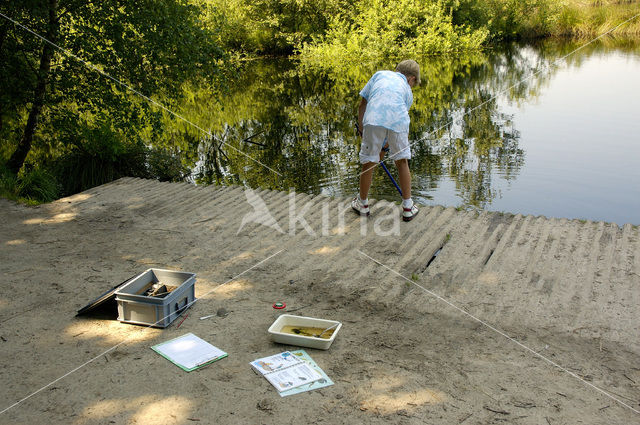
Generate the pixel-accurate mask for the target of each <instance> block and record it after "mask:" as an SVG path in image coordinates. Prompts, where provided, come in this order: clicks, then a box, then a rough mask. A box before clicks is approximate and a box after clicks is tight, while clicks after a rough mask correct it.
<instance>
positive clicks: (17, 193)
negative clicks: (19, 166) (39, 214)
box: [0, 165, 59, 204]
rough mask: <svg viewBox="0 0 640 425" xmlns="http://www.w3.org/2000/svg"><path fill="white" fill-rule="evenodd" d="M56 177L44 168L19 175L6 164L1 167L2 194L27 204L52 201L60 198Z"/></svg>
mask: <svg viewBox="0 0 640 425" xmlns="http://www.w3.org/2000/svg"><path fill="white" fill-rule="evenodd" d="M58 194H59V187H58V182H57V181H56V179H55V177H54V176H53V175H51V174H50V173H49V172H47V171H46V170H43V169H33V170H28V171H23V172H22V173H21V174H20V175H19V176H16V175H15V174H13V173H11V171H9V170H8V169H7V168H6V167H5V166H4V165H3V166H1V167H0V195H1V196H3V197H5V198H8V199H13V200H15V201H22V202H25V203H27V204H39V203H43V202H51V201H53V200H55V199H57V198H58Z"/></svg>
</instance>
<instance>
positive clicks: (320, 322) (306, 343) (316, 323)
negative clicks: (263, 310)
mask: <svg viewBox="0 0 640 425" xmlns="http://www.w3.org/2000/svg"><path fill="white" fill-rule="evenodd" d="M336 323H337V324H338V326H337V327H336V328H335V331H334V332H333V334H332V335H331V338H315V337H312V336H304V335H293V334H290V333H284V332H280V330H281V329H282V328H283V327H284V326H308V327H314V328H323V329H324V328H328V327H329V326H332V325H335V324H336ZM340 328H342V323H340V322H337V321H335V320H325V319H316V318H314V317H305V316H293V315H291V314H282V315H280V317H278V318H277V319H276V321H275V322H273V324H272V325H271V326H270V327H269V331H268V332H269V334H270V335H271V339H273V340H274V341H275V342H279V343H281V344H288V345H297V346H300V347H310V348H318V349H320V350H327V349H328V348H329V347H331V344H333V341H334V340H335V339H336V336H337V335H338V331H340Z"/></svg>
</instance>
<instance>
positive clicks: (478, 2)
mask: <svg viewBox="0 0 640 425" xmlns="http://www.w3.org/2000/svg"><path fill="white" fill-rule="evenodd" d="M452 3H453V4H454V5H455V6H456V7H455V8H452V10H453V19H454V22H456V23H458V24H466V25H470V26H472V27H474V28H485V29H486V30H487V31H488V33H489V34H490V39H491V40H494V41H495V40H514V39H522V38H534V37H542V36H546V35H549V34H550V33H551V32H552V31H553V28H554V26H555V25H556V20H557V18H558V16H559V14H560V12H561V10H562V7H563V2H562V1H554V0H527V1H522V0H454V1H452Z"/></svg>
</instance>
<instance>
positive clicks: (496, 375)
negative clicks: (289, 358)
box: [0, 179, 640, 424]
mask: <svg viewBox="0 0 640 425" xmlns="http://www.w3.org/2000/svg"><path fill="white" fill-rule="evenodd" d="M255 195H257V196H259V197H260V198H261V199H262V200H264V202H265V207H266V208H267V210H268V211H269V213H270V214H271V215H272V217H273V218H274V222H275V223H277V224H278V227H279V229H278V228H277V227H274V226H273V224H274V222H271V226H265V225H262V224H258V223H256V222H254V221H251V220H249V221H247V220H245V218H246V214H247V213H251V212H252V210H253V207H252V206H251V205H250V204H249V203H248V202H247V193H245V191H244V190H243V189H242V188H239V187H234V186H231V187H224V188H216V187H205V188H202V187H199V188H198V187H194V186H190V185H186V184H169V183H159V182H156V181H151V180H140V179H120V180H118V181H116V182H113V183H110V184H107V185H104V186H99V187H96V188H94V189H91V190H89V191H86V192H83V193H80V194H77V195H75V196H72V197H69V198H64V199H61V200H59V201H56V202H53V203H51V204H46V205H41V206H38V207H25V206H21V205H16V204H13V203H11V202H8V201H5V200H1V201H0V211H1V214H2V216H3V218H4V221H3V224H2V225H1V226H0V241H1V245H0V270H1V271H2V274H3V275H4V276H5V279H4V282H3V285H2V289H1V291H2V292H1V293H0V313H1V315H0V320H1V322H2V333H1V334H0V336H1V337H2V342H0V355H1V356H2V358H4V359H11V360H10V363H9V360H7V361H6V362H5V365H4V369H3V376H4V378H5V383H6V384H5V385H4V386H3V388H2V390H0V395H2V399H3V400H5V405H4V406H2V408H6V407H8V406H9V405H10V404H11V403H13V402H15V401H18V400H20V399H21V398H23V397H25V396H27V395H29V394H31V393H32V392H33V391H36V390H38V389H41V388H43V386H45V385H47V384H48V383H50V382H51V381H53V380H55V379H57V378H59V377H61V376H63V375H64V374H66V373H67V372H69V371H71V370H73V369H74V368H76V367H78V366H80V365H82V364H83V363H85V362H87V361H89V360H91V359H94V358H95V360H93V361H92V362H90V363H89V364H87V365H86V366H84V367H82V368H80V369H79V370H77V371H76V372H74V373H72V374H70V375H69V376H66V377H65V378H63V379H61V380H59V381H57V382H55V384H53V385H51V386H48V387H46V388H44V389H43V390H42V391H41V392H39V393H38V394H35V395H34V396H33V397H31V398H29V399H28V400H26V401H24V402H23V403H21V404H20V405H18V406H16V407H14V408H12V409H11V410H9V411H8V412H6V413H5V414H4V417H3V419H2V421H7V422H8V423H41V422H47V423H51V424H57V423H65V424H68V423H73V424H89V423H108V422H113V423H118V424H120V423H138V424H147V423H149V424H150V423H159V422H162V423H167V424H171V423H181V424H182V423H192V422H194V421H197V422H200V423H214V422H215V423H265V424H282V423H300V422H305V423H332V424H334V423H336V424H340V423H344V424H347V423H374V424H377V423H379V424H386V423H389V422H394V423H401V424H414V423H415V424H418V423H425V422H426V423H436V422H437V423H441V424H459V423H488V422H496V421H503V420H505V419H506V420H508V421H509V422H510V423H515V424H538V423H541V422H542V423H545V422H547V423H552V424H553V423H578V422H580V421H582V422H586V423H610V424H627V423H631V422H633V421H635V420H636V419H637V414H636V413H634V412H633V411H632V410H630V409H629V408H628V407H624V406H623V405H622V404H620V403H619V402H617V401H615V400H613V399H612V398H610V397H607V396H605V395H604V394H603V393H600V392H598V391H597V390H595V389H594V388H592V387H590V386H589V385H588V384H592V385H595V386H597V387H598V388H602V389H603V390H605V391H608V393H609V394H610V395H611V396H612V397H615V398H617V399H619V400H620V401H622V402H623V403H625V404H627V405H630V406H631V407H634V406H635V408H636V409H637V408H638V402H640V387H639V386H638V382H640V369H638V368H637V365H638V361H639V360H640V345H639V344H638V340H637V335H638V332H639V331H640V328H639V327H638V323H637V317H638V316H639V315H640V311H639V310H638V308H639V307H638V306H640V302H639V301H640V300H639V299H638V290H637V289H638V288H637V284H638V276H639V275H640V233H639V230H638V228H637V227H633V226H630V225H625V226H623V227H618V226H617V225H614V224H607V223H603V222H597V223H596V222H590V221H585V222H583V221H578V220H566V219H555V218H550V219H547V218H544V217H533V216H522V215H515V216H512V215H506V214H499V213H489V212H485V213H482V214H480V215H478V214H476V213H473V212H459V211H456V210H455V209H454V208H446V209H445V208H442V207H425V208H423V209H422V211H421V212H420V215H419V216H418V217H417V218H416V219H415V220H414V221H412V222H411V223H409V224H406V223H400V235H399V236H385V235H383V234H381V232H380V231H381V230H385V229H387V230H388V228H387V226H388V225H389V223H392V222H393V220H392V219H388V220H387V221H386V222H380V221H376V220H378V219H379V218H381V217H383V216H384V215H385V214H387V213H388V212H387V211H386V210H385V209H384V208H383V207H384V204H383V203H378V204H373V207H372V209H373V213H372V214H373V215H372V217H371V218H370V219H369V220H366V221H364V222H361V220H360V219H359V218H358V217H356V216H355V215H352V214H351V213H350V212H348V211H347V213H346V214H345V215H344V222H343V225H340V221H339V217H338V216H336V215H333V214H330V215H328V216H325V213H324V212H323V211H324V208H323V206H324V205H327V207H326V209H327V210H328V211H329V212H333V211H335V212H336V213H337V212H338V211H339V210H338V206H340V205H343V204H344V205H346V203H348V199H342V198H339V199H331V198H325V197H322V196H309V195H305V194H297V196H296V206H295V207H294V210H295V211H297V212H298V213H299V214H300V215H302V216H303V217H304V218H305V220H306V222H307V224H308V226H309V228H310V229H311V230H312V231H313V232H314V235H310V234H309V233H308V231H307V230H305V229H304V227H303V226H302V222H300V221H298V222H297V223H296V228H297V230H293V231H292V226H291V223H290V221H289V211H290V203H289V195H288V194H287V193H284V192H277V191H257V192H255ZM308 202H309V203H310V205H311V206H310V207H309V209H308V212H307V213H304V214H303V209H304V208H305V205H306V204H307V203H308ZM254 205H255V204H254ZM391 208H397V207H395V206H394V207H391ZM324 217H327V218H326V219H325V218H324ZM325 221H326V222H327V223H328V227H327V229H328V231H327V232H326V233H325V232H324V230H323V229H324V228H325V227H324V224H323V223H325ZM363 223H364V227H363ZM376 226H378V230H376ZM363 232H364V233H365V235H364V236H363ZM368 257H371V258H373V259H375V260H377V261H379V262H380V263H383V264H385V265H386V266H387V267H389V268H388V269H387V268H386V267H384V266H380V265H378V264H376V263H375V262H374V261H372V260H370V259H369V258H368ZM149 267H161V268H171V269H180V270H185V271H191V272H195V273H197V283H196V296H197V297H199V298H200V300H199V301H198V302H197V303H196V304H195V305H194V306H193V307H192V308H191V309H190V311H189V316H188V317H187V318H186V319H185V321H184V322H183V323H182V324H181V325H180V327H179V328H178V327H177V323H175V324H173V325H172V326H171V327H170V328H168V329H166V330H158V329H148V328H143V327H137V326H132V325H126V324H121V323H118V322H115V321H110V320H100V319H97V318H88V319H79V318H74V314H75V311H76V310H77V309H79V308H81V307H82V306H84V305H85V304H86V303H87V302H88V301H90V300H91V299H93V298H95V297H96V296H97V295H99V294H100V293H102V292H103V291H104V290H106V289H108V288H111V287H112V286H113V285H115V284H116V283H118V282H120V281H122V280H124V279H125V278H127V277H129V276H131V275H132V274H134V273H138V272H140V271H143V270H144V269H146V268H149ZM390 269H391V270H395V271H397V272H398V273H400V274H401V275H403V276H405V277H406V278H407V279H405V278H402V277H400V276H399V275H398V274H396V273H395V272H393V271H391V270H390ZM239 275H240V276H239ZM414 283H415V284H417V285H420V287H419V286H417V285H415V284H414ZM222 285H224V286H222ZM421 287H422V288H421ZM216 288H217V289H216ZM432 294H438V295H439V296H441V297H442V298H443V299H445V300H447V301H448V302H450V303H452V304H454V305H455V306H457V307H459V308H461V309H463V310H464V311H466V312H468V313H469V314H471V315H473V316H474V317H475V318H477V319H479V320H482V321H483V322H484V323H485V324H488V325H491V326H492V327H493V328H495V329H499V330H501V331H502V332H504V334H505V335H508V336H509V338H513V339H508V338H506V337H505V335H501V334H498V333H496V332H495V331H494V330H492V329H491V328H489V327H487V326H486V325H485V324H482V323H480V322H479V321H477V320H475V319H473V318H471V317H469V316H468V315H465V314H463V313H461V312H460V311H459V310H457V309H455V308H453V307H452V306H451V305H449V304H447V303H445V302H443V301H442V300H441V299H438V298H435V297H434V296H433V295H432ZM276 301H281V302H286V303H287V308H286V309H285V310H284V312H285V313H287V312H290V313H292V314H301V315H307V316H314V317H324V318H330V319H336V320H340V321H342V322H343V323H344V328H343V330H342V331H341V333H340V335H338V338H337V340H336V342H335V343H334V345H333V346H332V347H331V349H330V350H328V351H317V350H311V349H309V350H308V352H309V353H310V354H311V356H312V357H313V358H314V360H316V361H317V362H318V363H319V364H320V366H321V367H322V368H323V369H324V370H325V371H326V372H327V374H328V375H329V376H330V377H331V378H332V379H333V380H334V381H335V385H334V386H331V387H328V388H326V389H323V390H320V391H315V392H311V393H307V394H302V395H299V396H293V397H290V398H280V397H279V396H278V395H277V394H276V393H275V391H274V390H273V388H272V387H271V386H270V385H269V384H268V383H267V382H266V380H264V379H262V378H260V377H258V376H257V375H255V374H254V373H253V372H251V370H250V368H249V366H248V362H249V361H251V360H254V359H256V358H259V357H262V356H264V355H268V354H273V353H277V352H279V351H284V350H285V349H288V348H291V347H288V346H282V345H277V344H274V343H272V342H270V341H269V340H268V337H267V334H266V329H267V327H268V326H269V324H270V323H272V321H273V320H274V319H275V318H276V317H277V316H278V314H280V313H279V312H278V311H277V310H274V309H273V308H272V304H273V303H274V302H276ZM220 308H224V309H225V310H227V312H228V315H226V316H215V317H212V318H209V319H207V320H199V318H200V317H203V316H206V315H210V314H212V313H213V314H215V313H216V311H218V309H220ZM187 332H193V333H195V334H196V335H198V336H200V337H202V338H204V339H206V340H208V341H210V342H211V343H213V344H214V345H216V346H218V347H220V348H222V349H223V350H225V351H227V352H229V357H228V358H226V359H223V360H221V361H219V362H216V363H214V364H212V365H210V366H208V367H206V368H204V369H202V370H200V371H198V372H192V373H185V372H183V371H181V370H180V369H178V368H176V367H174V366H173V365H171V364H170V363H168V362H167V361H166V360H164V359H163V358H161V357H160V356H158V355H157V354H155V353H154V352H153V351H152V350H150V348H149V347H150V346H152V345H154V344H157V343H159V342H162V341H166V340H168V339H171V338H173V337H175V336H179V335H181V334H184V333H187ZM117 344H120V345H119V346H118V347H117V348H115V349H114V350H113V351H110V352H108V353H107V354H105V355H100V353H103V352H105V351H106V350H108V349H110V348H112V347H114V346H115V345H117ZM519 344H521V345H519ZM523 346H525V347H529V348H531V349H532V350H533V351H535V352H536V353H540V356H542V357H538V356H536V355H535V354H533V353H532V352H530V351H527V349H525V348H524V347H523ZM543 358H544V359H548V360H551V361H553V362H554V363H555V364H556V365H558V366H561V367H562V368H564V369H566V370H567V371H569V372H571V373H573V374H575V375H576V376H577V377H579V378H580V379H576V377H574V376H571V375H570V374H568V373H567V372H566V371H563V370H561V369H559V368H558V367H557V366H554V365H553V364H550V363H549V362H548V361H545V360H544V359H543ZM581 380H584V381H586V382H587V383H588V384H587V383H585V382H584V381H581ZM300 406H304V408H301V407H300Z"/></svg>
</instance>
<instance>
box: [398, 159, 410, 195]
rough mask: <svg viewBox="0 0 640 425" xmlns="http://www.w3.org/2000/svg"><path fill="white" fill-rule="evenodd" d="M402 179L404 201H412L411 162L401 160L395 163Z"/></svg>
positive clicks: (401, 186)
mask: <svg viewBox="0 0 640 425" xmlns="http://www.w3.org/2000/svg"><path fill="white" fill-rule="evenodd" d="M395 163H396V167H397V168H398V177H399V178H400V189H401V190H402V198H403V199H411V171H410V170H409V160H407V159H399V160H397V161H395Z"/></svg>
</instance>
